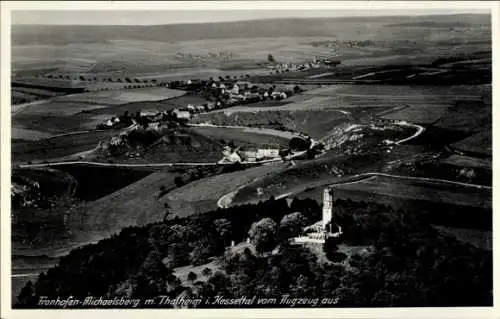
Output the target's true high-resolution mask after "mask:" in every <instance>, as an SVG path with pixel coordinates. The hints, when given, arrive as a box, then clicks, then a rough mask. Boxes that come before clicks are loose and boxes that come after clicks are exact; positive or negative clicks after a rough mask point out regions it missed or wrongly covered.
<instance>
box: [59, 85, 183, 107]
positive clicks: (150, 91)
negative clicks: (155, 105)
mask: <svg viewBox="0 0 500 319" xmlns="http://www.w3.org/2000/svg"><path fill="white" fill-rule="evenodd" d="M184 94H185V92H184V91H180V90H172V89H169V88H162V87H148V88H138V89H128V90H121V91H99V92H88V93H83V94H72V95H66V96H62V97H58V98H57V99H56V101H71V102H85V103H96V104H104V105H119V104H126V103H132V102H141V101H160V100H167V99H171V98H174V97H178V96H181V95H184Z"/></svg>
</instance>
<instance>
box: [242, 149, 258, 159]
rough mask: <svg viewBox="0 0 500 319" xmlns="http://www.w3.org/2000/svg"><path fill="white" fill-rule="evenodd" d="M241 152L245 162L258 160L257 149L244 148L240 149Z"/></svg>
mask: <svg viewBox="0 0 500 319" xmlns="http://www.w3.org/2000/svg"><path fill="white" fill-rule="evenodd" d="M239 154H240V156H241V158H242V159H243V160H244V161H245V162H255V161H257V149H252V148H249V149H244V150H240V151H239Z"/></svg>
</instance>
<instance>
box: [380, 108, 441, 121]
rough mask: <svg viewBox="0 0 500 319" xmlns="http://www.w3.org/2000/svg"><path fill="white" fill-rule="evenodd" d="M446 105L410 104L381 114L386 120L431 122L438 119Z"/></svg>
mask: <svg viewBox="0 0 500 319" xmlns="http://www.w3.org/2000/svg"><path fill="white" fill-rule="evenodd" d="M447 108H448V106H447V105H446V104H445V105H425V106H410V107H405V108H403V109H401V110H398V111H396V112H394V113H389V114H387V115H384V116H382V118H383V119H386V120H402V121H408V122H412V123H416V124H432V123H434V122H436V121H437V120H439V119H440V118H441V117H442V116H443V115H444V114H445V113H446V109H447Z"/></svg>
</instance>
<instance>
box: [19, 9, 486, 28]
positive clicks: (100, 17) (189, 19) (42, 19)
mask: <svg viewBox="0 0 500 319" xmlns="http://www.w3.org/2000/svg"><path fill="white" fill-rule="evenodd" d="M459 13H488V11H487V10H484V9H477V10H474V9H468V10H463V9H462V10H453V9H446V10H444V9H440V10H437V9H434V10H422V9H412V10H379V9H378V10H366V9H365V10H269V9H266V10H214V11H212V10H211V11H205V10H204V11H172V10H169V11H156V10H155V11H151V10H149V11H145V10H144V11H137V10H134V11H109V10H108V11H81V10H79V11H75V10H72V11H24V10H23V11H12V15H11V22H12V24H16V25H17V24H42V25H46V24H49V25H54V24H57V25H155V24H181V23H206V22H224V21H241V20H258V19H272V18H291V17H294V18H314V17H318V18H319V17H348V16H394V15H399V16H401V15H403V16H407V15H413V16H414V15H436V14H459Z"/></svg>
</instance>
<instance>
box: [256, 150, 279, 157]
mask: <svg viewBox="0 0 500 319" xmlns="http://www.w3.org/2000/svg"><path fill="white" fill-rule="evenodd" d="M279 156H280V150H279V149H277V148H259V149H258V150H257V153H256V155H255V157H256V158H257V159H261V158H276V157H279Z"/></svg>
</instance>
